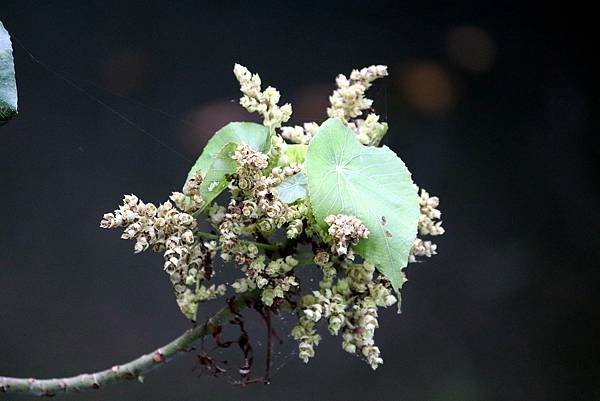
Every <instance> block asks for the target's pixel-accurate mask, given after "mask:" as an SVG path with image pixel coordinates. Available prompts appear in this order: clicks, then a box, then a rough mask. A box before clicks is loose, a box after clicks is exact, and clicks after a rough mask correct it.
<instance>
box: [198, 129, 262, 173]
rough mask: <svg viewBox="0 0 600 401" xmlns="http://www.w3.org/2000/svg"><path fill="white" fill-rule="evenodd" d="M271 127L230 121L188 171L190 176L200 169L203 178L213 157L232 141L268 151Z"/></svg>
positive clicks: (212, 139)
mask: <svg viewBox="0 0 600 401" xmlns="http://www.w3.org/2000/svg"><path fill="white" fill-rule="evenodd" d="M269 139H270V135H269V129H268V128H267V127H265V126H264V125H260V124H256V123H246V122H234V123H229V124H227V125H226V126H224V127H223V128H221V129H220V130H218V131H217V132H216V133H215V134H214V135H213V137H212V138H211V139H210V140H209V141H208V143H207V144H206V146H205V147H204V150H203V151H202V154H201V155H200V157H199V158H198V160H196V163H195V164H194V166H193V167H192V169H191V170H190V172H189V173H188V178H189V177H191V176H193V175H194V174H196V171H198V170H200V172H201V174H202V178H204V177H206V174H207V171H208V169H209V167H210V166H211V164H212V163H213V159H214V158H215V157H216V155H217V154H218V153H219V152H220V151H221V149H223V147H224V146H225V145H227V144H228V143H230V142H233V143H236V144H242V143H245V144H248V145H250V147H252V149H254V150H256V151H260V152H263V153H266V152H267V151H268V150H269V148H270V147H271V141H270V140H269Z"/></svg>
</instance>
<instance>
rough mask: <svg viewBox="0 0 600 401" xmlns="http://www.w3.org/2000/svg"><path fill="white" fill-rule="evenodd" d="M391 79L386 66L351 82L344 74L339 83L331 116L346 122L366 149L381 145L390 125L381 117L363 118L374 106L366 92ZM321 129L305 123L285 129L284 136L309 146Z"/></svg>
mask: <svg viewBox="0 0 600 401" xmlns="http://www.w3.org/2000/svg"><path fill="white" fill-rule="evenodd" d="M387 75H388V72H387V66H385V65H372V66H370V67H366V68H362V69H360V70H353V71H352V72H351V73H350V78H347V77H346V76H345V75H343V74H340V75H338V76H337V78H336V80H335V81H336V85H337V89H336V90H335V91H334V92H333V94H332V95H331V96H330V97H329V102H330V104H331V105H330V107H328V108H327V115H328V116H329V117H338V118H339V119H340V120H342V121H343V122H344V124H346V125H347V126H348V127H349V128H351V129H352V130H353V131H354V132H355V133H356V135H357V137H358V140H359V141H360V143H362V144H363V145H377V144H378V143H379V141H381V138H383V136H384V135H385V133H386V132H387V129H388V126H387V124H386V123H381V122H379V116H378V115H377V114H375V113H368V114H367V116H366V117H365V118H364V119H363V118H360V117H361V116H362V114H363V113H364V111H365V110H369V109H371V107H372V106H373V101H372V100H371V99H368V98H366V97H365V92H366V91H367V89H369V88H370V87H371V85H372V84H373V81H375V80H376V79H378V78H382V77H385V76H387ZM318 129H319V125H318V124H317V123H314V122H309V123H304V124H303V126H300V125H295V126H293V127H282V128H281V136H282V137H283V138H284V139H286V140H288V141H290V142H292V143H299V144H303V145H307V144H308V143H309V142H310V140H311V139H312V137H313V136H314V135H315V134H316V133H317V130H318Z"/></svg>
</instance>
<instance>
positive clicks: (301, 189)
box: [275, 173, 308, 203]
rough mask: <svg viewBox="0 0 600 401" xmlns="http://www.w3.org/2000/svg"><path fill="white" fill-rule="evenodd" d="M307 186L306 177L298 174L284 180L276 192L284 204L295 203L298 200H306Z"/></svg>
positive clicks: (276, 188)
mask: <svg viewBox="0 0 600 401" xmlns="http://www.w3.org/2000/svg"><path fill="white" fill-rule="evenodd" d="M307 184H308V179H307V178H306V175H305V174H304V173H297V174H294V175H292V176H290V177H288V178H286V179H285V180H283V182H282V183H281V184H279V185H278V186H277V187H275V190H276V191H277V194H278V195H279V199H281V201H282V202H285V203H293V202H295V201H297V200H298V199H304V198H306V186H307Z"/></svg>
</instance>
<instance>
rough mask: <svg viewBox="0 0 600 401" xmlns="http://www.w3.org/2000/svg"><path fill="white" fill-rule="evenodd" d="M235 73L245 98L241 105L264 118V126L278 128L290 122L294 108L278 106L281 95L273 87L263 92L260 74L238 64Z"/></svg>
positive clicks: (242, 98)
mask: <svg viewBox="0 0 600 401" xmlns="http://www.w3.org/2000/svg"><path fill="white" fill-rule="evenodd" d="M233 73H234V74H235V77H236V78H237V80H238V81H239V83H240V89H241V91H242V93H243V94H244V96H242V97H241V98H240V104H241V105H242V107H244V108H245V109H246V110H248V111H249V112H251V113H254V112H257V113H258V114H260V115H261V116H262V118H263V124H264V125H265V126H267V127H271V128H278V127H281V124H282V123H284V122H286V121H288V120H289V119H290V116H291V115H292V106H291V105H290V104H289V103H286V104H284V105H283V106H278V105H277V103H279V99H280V94H279V91H277V89H275V88H273V87H272V86H269V87H267V88H266V89H265V90H264V92H263V91H261V81H260V77H259V76H258V74H252V73H251V72H250V71H248V69H247V68H246V67H244V66H242V65H239V64H236V65H235V66H234V68H233Z"/></svg>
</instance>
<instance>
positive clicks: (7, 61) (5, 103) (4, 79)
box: [0, 22, 17, 125]
mask: <svg viewBox="0 0 600 401" xmlns="http://www.w3.org/2000/svg"><path fill="white" fill-rule="evenodd" d="M16 115H17V81H16V80H15V65H14V60H13V54H12V44H11V42H10V35H9V34H8V32H7V31H6V29H4V25H2V22H0V125H3V124H4V123H6V122H7V121H8V120H10V119H11V118H13V117H15V116H16Z"/></svg>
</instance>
